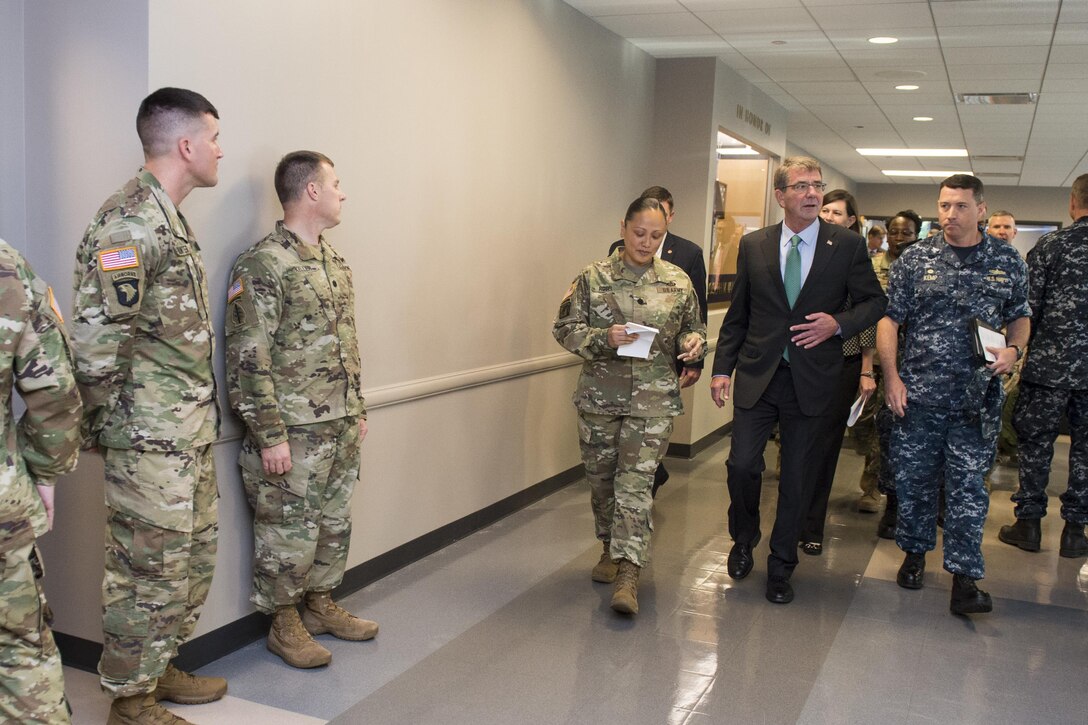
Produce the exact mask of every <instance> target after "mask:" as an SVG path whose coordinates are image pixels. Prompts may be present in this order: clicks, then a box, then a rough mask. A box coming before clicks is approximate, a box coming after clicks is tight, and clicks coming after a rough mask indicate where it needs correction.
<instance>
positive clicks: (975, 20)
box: [930, 0, 1059, 27]
mask: <svg viewBox="0 0 1088 725" xmlns="http://www.w3.org/2000/svg"><path fill="white" fill-rule="evenodd" d="M1058 5H1059V0H985V2H978V0H959V1H958V2H955V1H953V2H934V3H932V4H930V8H931V9H932V11H933V19H934V20H935V21H936V22H937V24H938V25H940V26H944V27H956V26H970V27H983V26H990V25H1006V26H1012V27H1016V26H1018V25H1031V24H1037V23H1050V24H1051V25H1053V24H1054V23H1055V22H1056V21H1057V19H1058Z"/></svg>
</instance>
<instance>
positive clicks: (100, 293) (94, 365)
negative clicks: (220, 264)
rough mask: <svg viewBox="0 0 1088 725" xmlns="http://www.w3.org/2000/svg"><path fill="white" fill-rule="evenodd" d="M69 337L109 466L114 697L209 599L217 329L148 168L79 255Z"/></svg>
mask: <svg viewBox="0 0 1088 725" xmlns="http://www.w3.org/2000/svg"><path fill="white" fill-rule="evenodd" d="M75 300H76V301H75V319H74V320H73V325H72V340H73V347H74V352H75V356H76V379H77V380H78V382H79V386H80V391H81V392H82V394H83V401H84V407H85V410H84V417H83V440H84V445H85V446H87V447H94V446H97V447H98V448H99V449H100V450H101V451H102V454H103V458H104V460H105V466H106V509H107V512H106V513H107V523H106V575H105V578H104V580H103V584H102V588H103V595H102V601H103V630H104V634H103V637H104V643H103V649H102V660H101V661H100V662H99V666H98V669H99V673H100V674H101V675H102V686H103V688H104V689H106V690H107V691H108V692H110V693H111V694H112V695H113V696H114V697H128V696H133V695H138V694H143V693H148V692H151V691H153V690H154V689H155V684H156V681H157V679H158V678H159V676H160V675H161V674H162V673H163V671H164V670H165V668H166V665H167V662H168V661H169V660H170V659H171V658H173V657H174V656H175V655H176V653H177V648H178V645H180V644H181V643H182V642H184V641H185V639H187V638H188V637H189V635H191V634H192V631H193V628H194V626H195V625H196V620H197V617H198V615H199V612H200V607H201V606H202V605H203V603H204V599H205V598H206V597H207V594H208V588H209V587H210V585H211V579H212V571H213V569H214V566H215V552H216V541H217V536H218V515H217V506H218V500H219V494H218V491H217V489H216V482H215V468H214V464H213V461H212V454H211V443H212V442H213V441H214V440H215V439H216V436H217V435H218V432H219V409H218V401H217V400H216V395H215V378H214V373H213V370H212V355H213V346H214V342H215V335H214V333H213V331H212V325H211V316H210V314H209V305H208V294H207V282H206V276H205V272H204V266H203V263H202V262H201V260H200V248H199V247H198V246H197V244H196V240H195V239H194V238H193V233H192V231H191V230H190V229H189V225H188V223H187V222H186V221H185V218H184V217H183V216H182V215H181V212H179V211H178V209H177V208H176V207H175V206H174V203H173V202H172V201H171V200H170V197H169V196H168V195H167V194H166V192H165V191H164V190H163V188H162V186H161V185H160V184H159V182H158V180H156V179H155V177H154V176H153V175H152V174H151V173H150V172H149V171H146V170H142V169H141V171H140V173H139V174H138V175H137V176H136V177H135V178H134V179H132V180H130V181H129V182H128V183H127V184H125V186H124V187H122V188H121V189H120V190H119V191H117V192H116V193H114V195H113V196H111V197H110V198H109V199H107V200H106V202H105V203H104V204H103V205H102V207H101V209H99V211H98V213H97V214H96V215H95V218H94V220H93V221H92V222H91V224H90V226H89V227H88V228H87V232H86V234H85V235H84V237H83V241H82V242H81V243H80V245H79V249H78V251H77V254H76V270H75Z"/></svg>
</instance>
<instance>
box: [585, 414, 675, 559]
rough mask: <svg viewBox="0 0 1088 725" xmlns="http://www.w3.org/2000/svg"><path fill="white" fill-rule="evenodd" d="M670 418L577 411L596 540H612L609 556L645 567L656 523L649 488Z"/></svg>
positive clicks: (669, 430)
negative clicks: (652, 512)
mask: <svg viewBox="0 0 1088 725" xmlns="http://www.w3.org/2000/svg"><path fill="white" fill-rule="evenodd" d="M672 424H673V418H671V417H662V418H638V417H634V416H628V415H598V414H596V413H586V412H583V411H578V440H579V444H580V445H581V449H582V463H583V464H585V468H586V478H588V479H589V492H590V493H589V502H590V505H591V506H592V507H593V521H594V525H595V527H596V531H597V538H598V539H600V540H601V541H611V542H612V543H611V548H610V551H611V553H612V559H613V560H618V559H627V560H628V561H630V562H632V563H634V564H637V565H638V566H645V565H646V564H647V563H648V560H649V553H650V535H651V533H652V532H653V529H654V524H653V517H652V515H651V510H652V509H653V498H652V496H651V495H650V488H651V487H652V486H653V483H654V471H656V470H657V464H658V463H659V462H660V461H661V459H662V457H664V455H665V450H666V448H667V447H668V445H669V436H670V435H672Z"/></svg>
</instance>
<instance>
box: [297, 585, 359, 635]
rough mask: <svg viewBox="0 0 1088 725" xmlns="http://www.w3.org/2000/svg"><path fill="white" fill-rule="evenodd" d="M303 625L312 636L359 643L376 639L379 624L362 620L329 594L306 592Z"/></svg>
mask: <svg viewBox="0 0 1088 725" xmlns="http://www.w3.org/2000/svg"><path fill="white" fill-rule="evenodd" d="M302 623H303V624H304V625H305V626H306V629H307V630H309V632H310V634H325V633H326V632H328V633H329V634H331V635H332V636H333V637H338V638H340V639H350V640H352V641H353V642H359V641H361V640H364V639H374V635H376V634H377V633H378V624H377V623H376V622H371V621H370V620H369V619H360V618H359V617H356V616H355V615H354V614H352V613H351V612H349V611H348V610H346V609H344V608H343V607H341V606H340V605H339V604H337V603H336V602H334V601H333V600H332V595H330V594H329V593H328V592H306V605H305V606H304V607H303V609H302Z"/></svg>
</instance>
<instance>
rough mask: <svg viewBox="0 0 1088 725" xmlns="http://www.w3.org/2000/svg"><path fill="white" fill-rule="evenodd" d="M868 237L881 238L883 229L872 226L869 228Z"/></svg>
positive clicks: (878, 226) (877, 225)
mask: <svg viewBox="0 0 1088 725" xmlns="http://www.w3.org/2000/svg"><path fill="white" fill-rule="evenodd" d="M869 236H870V237H882V236H884V227H882V226H880V225H879V224H874V225H873V226H871V227H869Z"/></svg>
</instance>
